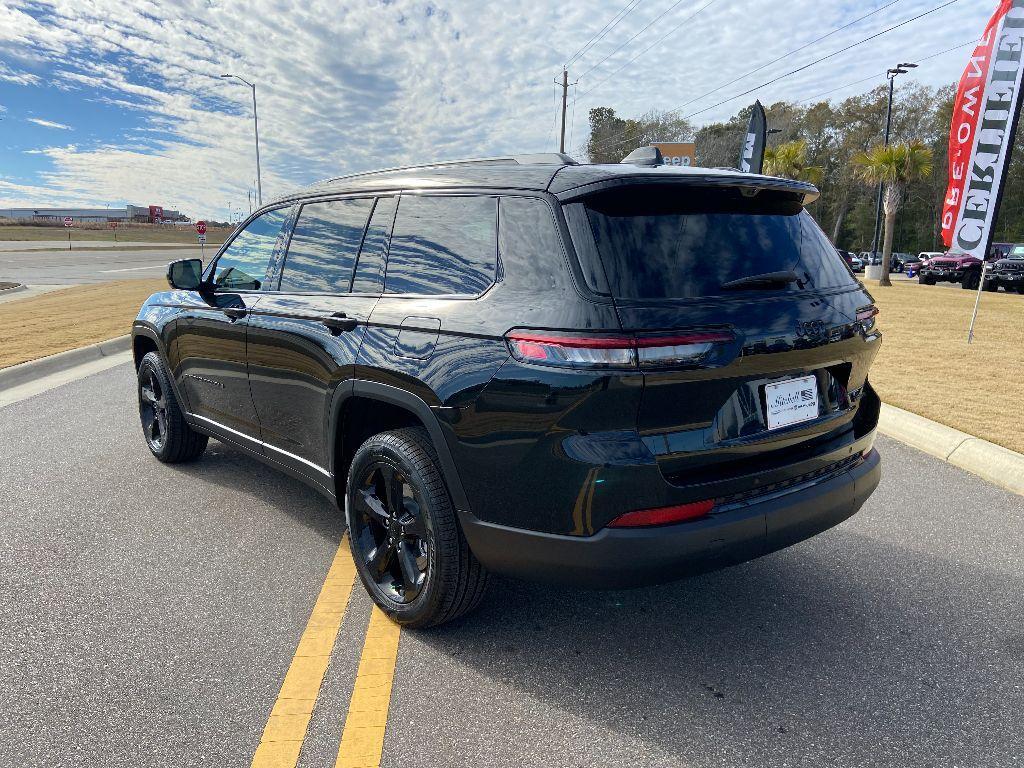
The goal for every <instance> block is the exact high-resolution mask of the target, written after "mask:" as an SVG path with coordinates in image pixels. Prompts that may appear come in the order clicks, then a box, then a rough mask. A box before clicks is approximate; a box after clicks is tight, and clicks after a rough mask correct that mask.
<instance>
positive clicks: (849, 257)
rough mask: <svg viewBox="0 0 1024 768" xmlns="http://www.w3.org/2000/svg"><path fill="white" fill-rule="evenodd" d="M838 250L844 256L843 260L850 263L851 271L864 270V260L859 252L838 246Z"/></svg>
mask: <svg viewBox="0 0 1024 768" xmlns="http://www.w3.org/2000/svg"><path fill="white" fill-rule="evenodd" d="M836 250H837V251H838V252H839V255H840V256H842V257H843V261H845V262H846V263H847V264H848V265H849V267H850V270H851V271H853V272H863V271H864V262H863V261H861V260H860V257H859V256H857V254H855V253H854V252H853V251H844V250H843V249H842V248H837V249H836Z"/></svg>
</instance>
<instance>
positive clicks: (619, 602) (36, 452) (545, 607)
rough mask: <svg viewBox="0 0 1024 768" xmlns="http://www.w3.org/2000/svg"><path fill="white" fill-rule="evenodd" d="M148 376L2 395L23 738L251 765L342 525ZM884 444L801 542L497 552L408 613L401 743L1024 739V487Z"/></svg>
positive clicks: (434, 747)
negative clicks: (514, 557)
mask: <svg viewBox="0 0 1024 768" xmlns="http://www.w3.org/2000/svg"><path fill="white" fill-rule="evenodd" d="M133 397H134V392H133V381H132V371H131V368H130V366H128V365H121V366H118V367H116V368H112V369H110V370H108V371H105V372H102V373H99V374H96V375H93V376H91V377H89V378H87V379H83V380H81V381H77V382H73V383H71V384H67V385H64V386H62V387H60V388H57V389H54V390H52V391H49V392H45V393H43V394H40V395H37V396H35V397H33V398H30V399H28V400H24V401H22V402H19V403H15V404H13V405H10V406H7V407H5V408H2V409H0V509H2V510H3V511H4V514H3V516H2V517H0V543H2V546H3V552H4V556H5V563H4V567H3V568H2V569H0V680H2V683H0V685H2V686H3V690H2V691H0V696H2V698H3V700H4V702H5V705H4V710H5V717H4V718H0V764H2V765H12V766H14V765H17V766H72V765H74V766H82V765H102V766H218V767H220V766H246V765H249V763H250V761H251V760H252V758H253V755H254V753H255V751H256V748H257V745H258V744H259V742H260V736H261V733H262V732H263V729H264V726H265V724H266V723H267V719H268V716H269V715H270V713H271V709H272V707H273V706H274V702H275V699H276V698H277V696H278V693H279V691H280V689H281V685H282V681H283V680H284V679H285V675H286V672H287V671H288V669H289V666H290V665H291V664H292V662H293V655H294V654H295V652H296V646H297V644H298V642H299V638H300V636H302V633H303V629H304V627H305V626H306V622H307V619H308V618H309V616H310V613H311V611H312V610H313V608H314V602H315V601H316V599H317V595H318V593H319V592H320V590H321V586H322V585H323V583H324V579H325V576H326V575H327V573H328V569H329V567H330V566H331V563H332V560H333V558H334V557H335V553H336V551H337V548H338V545H339V542H340V541H341V537H342V534H343V527H342V524H341V520H340V517H339V515H338V514H337V513H336V512H335V511H334V510H333V509H332V508H331V507H330V506H329V504H328V503H327V502H326V501H324V500H323V499H322V498H321V497H319V496H318V495H317V494H315V493H314V492H312V491H310V490H307V489H306V487H305V486H303V485H301V484H299V483H297V482H295V481H292V480H291V479H289V478H287V477H285V476H283V475H279V474H276V473H275V472H273V471H271V470H269V469H267V468H266V467H264V466H262V465H261V464H258V463H256V462H254V461H252V460H250V459H248V458H246V457H245V456H243V455H241V454H239V453H237V452H235V451H234V450H232V449H230V448H227V447H225V446H223V445H221V444H219V443H216V442H211V447H210V450H208V452H207V454H206V455H205V456H204V458H203V459H202V460H201V461H200V462H199V463H197V464H194V465H190V466H186V467H167V466H163V465H161V464H159V463H157V462H156V461H155V460H153V459H152V458H151V457H150V456H149V455H148V452H147V451H146V448H145V444H144V442H143V439H142V436H141V434H140V431H139V429H138V426H137V424H136V421H137V415H136V413H135V407H134V402H133ZM879 443H880V445H879V447H880V450H881V451H882V453H883V456H884V467H883V472H884V479H883V482H882V486H881V487H880V488H879V491H878V492H877V493H876V494H875V496H874V497H873V498H872V499H871V500H870V502H869V503H868V505H867V506H866V507H865V508H864V509H863V510H862V511H861V512H860V513H859V514H858V515H856V516H855V517H854V518H852V519H851V520H849V521H847V522H846V523H844V524H842V525H841V526H839V527H838V528H836V529H834V530H833V531H830V532H828V533H826V534H823V535H821V536H818V537H817V538H815V539H812V540H810V541H807V542H804V543H802V544H800V545H797V546H795V547H792V548H790V549H788V550H785V551H783V552H779V553H776V554H773V555H770V556H768V557H765V558H763V559H761V560H759V561H756V562H753V563H748V564H746V565H743V566H739V567H736V568H732V569H729V570H726V571H722V572H719V573H715V574H709V575H706V576H702V577H698V578H694V579H690V580H687V581H683V582H679V583H676V584H672V585H668V586H664V587H658V588H652V589H645V590H638V591H631V592H606V593H602V592H582V591H577V590H569V589H562V588H555V587H550V586H542V585H534V584H527V583H521V582H514V581H510V580H505V579H495V580H494V582H493V583H492V588H491V591H490V592H489V595H488V597H487V598H486V599H485V602H484V604H483V606H482V607H481V609H480V610H479V611H477V612H476V613H475V614H473V615H471V616H469V617H467V618H465V619H464V620H462V621H460V622H457V623H454V624H451V625H447V626H445V627H442V628H440V629H436V630H431V631H426V632H421V631H417V632H402V633H401V636H400V641H399V646H398V655H397V660H396V661H395V663H394V665H393V666H394V669H393V674H394V683H393V689H392V692H391V698H390V709H389V710H388V712H387V728H386V732H385V733H384V738H383V753H382V759H381V765H383V766H402V768H411V767H413V766H438V765H445V766H522V765H526V766H533V765H566V766H605V765H607V766H622V765H629V766H768V765H771V766H825V765H828V766H867V765H892V766H900V767H901V768H906V767H908V766H1012V765H1018V764H1022V763H1024V621H1022V617H1024V499H1022V498H1021V497H1018V496H1014V495H1012V494H1009V493H1006V492H1004V491H1001V490H1000V489H998V488H995V487H993V486H991V485H988V484H986V483H984V482H982V481H980V480H978V479H977V478H975V477H973V476H971V475H969V474H966V473H964V472H962V471H960V470H957V469H955V468H952V467H950V466H948V465H945V464H943V463H941V462H939V461H937V460H934V459H932V458H930V457H927V456H925V455H923V454H920V453H918V452H916V451H914V450H912V449H910V448H907V447H904V446H902V445H900V444H898V443H895V442H893V441H890V440H886V439H880V441H879ZM369 617H370V602H369V600H368V598H367V597H366V596H365V594H364V593H363V591H362V589H361V587H360V586H359V585H358V584H357V585H356V587H355V588H354V589H353V590H352V596H351V599H350V600H349V601H348V607H347V610H346V611H345V613H344V618H343V620H342V621H341V626H340V631H339V632H338V636H337V640H336V642H335V644H334V647H333V652H332V655H331V659H330V665H329V667H328V669H327V673H326V676H325V678H324V682H323V686H322V687H321V689H320V693H319V698H318V699H317V701H316V705H315V708H314V710H313V714H312V718H311V720H310V722H309V729H308V732H307V735H306V737H305V742H304V744H303V747H302V752H301V754H300V756H299V761H298V764H299V765H300V766H331V765H334V764H335V760H336V758H337V755H338V746H339V742H340V741H341V739H342V733H343V729H344V728H345V723H346V717H347V713H348V708H349V702H350V698H351V696H352V690H353V686H354V684H355V680H356V674H357V669H358V668H359V664H360V658H361V655H362V652H363V646H364V637H365V635H366V632H367V623H368V620H369ZM349 717H351V716H349ZM372 764H376V763H375V762H373V763H372Z"/></svg>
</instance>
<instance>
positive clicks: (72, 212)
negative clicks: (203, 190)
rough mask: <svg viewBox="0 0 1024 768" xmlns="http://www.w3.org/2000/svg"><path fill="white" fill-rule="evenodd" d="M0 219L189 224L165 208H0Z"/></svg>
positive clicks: (153, 206) (182, 217) (179, 213)
mask: <svg viewBox="0 0 1024 768" xmlns="http://www.w3.org/2000/svg"><path fill="white" fill-rule="evenodd" d="M0 216H2V217H4V218H8V219H32V220H35V221H61V220H63V219H66V218H68V217H70V218H71V219H72V220H73V221H80V222H107V221H116V222H137V223H141V224H146V223H149V224H162V223H165V222H177V221H183V222H187V221H188V220H189V219H188V217H187V216H184V215H182V213H181V212H180V211H173V210H171V209H169V208H164V207H163V206H162V205H126V206H125V207H124V208H0Z"/></svg>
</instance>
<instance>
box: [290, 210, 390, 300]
mask: <svg viewBox="0 0 1024 768" xmlns="http://www.w3.org/2000/svg"><path fill="white" fill-rule="evenodd" d="M372 205H373V200H371V199H361V200H360V199H352V200H329V201H326V202H320V203H307V204H306V205H303V206H302V210H301V211H300V212H299V218H298V221H296V223H295V229H294V231H293V232H292V239H291V242H290V243H289V244H288V255H287V256H286V257H285V262H284V272H283V274H282V275H281V290H282V291H290V292H303V291H317V292H322V293H348V289H349V284H350V283H351V281H352V269H353V267H354V266H355V263H356V254H357V253H358V252H359V244H360V242H361V241H362V239H363V229H364V228H365V226H366V219H367V217H368V216H369V215H370V208H371V207H372Z"/></svg>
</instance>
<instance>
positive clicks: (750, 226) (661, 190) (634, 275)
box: [585, 185, 856, 299]
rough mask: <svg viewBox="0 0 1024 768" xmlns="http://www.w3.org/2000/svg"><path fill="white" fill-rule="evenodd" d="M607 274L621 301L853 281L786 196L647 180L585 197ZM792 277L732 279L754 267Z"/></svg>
mask: <svg viewBox="0 0 1024 768" xmlns="http://www.w3.org/2000/svg"><path fill="white" fill-rule="evenodd" d="M585 206H586V213H587V219H588V221H589V223H590V229H591V230H592V232H593V236H594V241H595V243H596V245H597V251H598V253H599V254H600V260H601V263H602V264H603V266H604V273H605V276H606V278H607V281H608V288H609V290H610V291H611V294H612V295H613V296H614V297H616V298H622V299H686V298H699V297H704V296H718V295H733V294H735V293H740V292H744V291H753V290H756V291H757V292H758V293H762V292H767V291H776V292H779V291H806V290H815V289H820V288H835V287H841V286H848V285H855V284H856V280H855V278H854V277H853V276H852V274H851V273H850V270H849V268H848V267H847V265H846V262H845V261H843V259H842V257H841V256H840V255H839V253H838V252H837V251H836V249H835V248H834V247H833V246H832V244H831V243H829V241H828V239H827V238H826V237H825V235H824V233H822V231H821V229H820V228H819V227H818V225H817V224H815V222H814V220H813V219H812V218H811V217H810V215H808V214H807V212H806V211H804V210H803V206H802V205H801V204H800V202H799V201H798V200H796V199H795V198H794V197H793V196H792V195H787V194H780V193H776V192H771V191H767V190H765V191H761V192H760V193H758V194H757V195H755V196H753V197H746V196H744V195H743V194H741V193H740V191H739V190H736V189H729V190H711V189H706V188H705V189H698V188H694V187H689V188H686V189H680V188H679V187H664V186H660V187H659V186H655V185H647V186H644V187H635V188H627V189H625V190H624V189H621V188H620V189H617V190H614V191H613V192H611V193H605V194H601V195H596V196H593V197H590V198H587V200H586V201H585ZM772 273H792V277H793V279H792V281H790V282H781V283H779V282H775V283H764V284H756V283H755V284H750V283H749V282H748V284H747V285H745V286H732V287H729V286H728V285H727V284H729V283H731V282H733V281H736V280H742V279H743V278H750V277H754V276H759V275H767V274H772Z"/></svg>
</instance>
